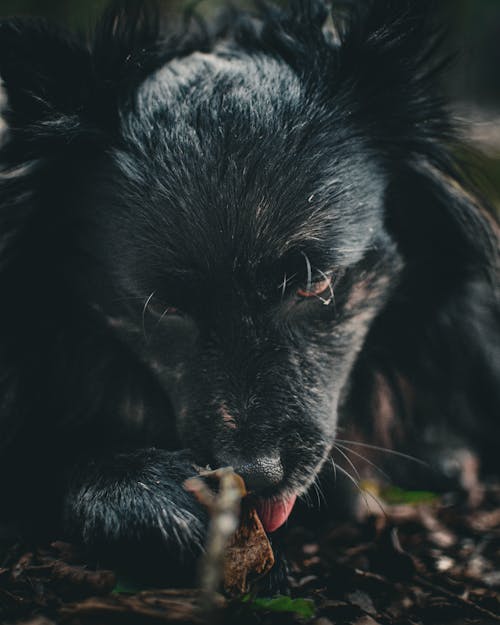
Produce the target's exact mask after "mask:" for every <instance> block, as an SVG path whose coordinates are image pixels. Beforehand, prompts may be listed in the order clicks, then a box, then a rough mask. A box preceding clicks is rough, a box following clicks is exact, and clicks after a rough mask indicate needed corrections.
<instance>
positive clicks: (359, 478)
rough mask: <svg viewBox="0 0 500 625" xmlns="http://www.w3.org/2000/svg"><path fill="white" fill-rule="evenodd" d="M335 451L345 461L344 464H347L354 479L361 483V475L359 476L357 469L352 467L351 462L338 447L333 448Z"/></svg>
mask: <svg viewBox="0 0 500 625" xmlns="http://www.w3.org/2000/svg"><path fill="white" fill-rule="evenodd" d="M335 449H336V450H337V451H338V452H339V454H340V455H341V456H342V457H343V458H344V459H345V460H346V462H347V463H348V464H349V466H350V467H351V469H352V470H353V471H354V474H355V475H356V478H357V480H358V482H360V481H361V475H360V473H359V471H358V469H357V468H356V467H355V466H354V463H353V462H352V460H351V459H350V458H349V457H348V456H347V454H345V453H344V452H343V451H342V450H341V449H340V448H339V447H335Z"/></svg>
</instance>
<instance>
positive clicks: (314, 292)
mask: <svg viewBox="0 0 500 625" xmlns="http://www.w3.org/2000/svg"><path fill="white" fill-rule="evenodd" d="M297 295H298V296H299V297H303V298H310V297H319V298H320V299H321V300H322V301H323V303H324V304H327V303H328V304H329V303H330V301H331V300H332V298H333V289H332V276H324V277H323V279H321V280H318V281H316V282H312V283H311V285H310V286H309V287H308V288H307V289H298V290H297Z"/></svg>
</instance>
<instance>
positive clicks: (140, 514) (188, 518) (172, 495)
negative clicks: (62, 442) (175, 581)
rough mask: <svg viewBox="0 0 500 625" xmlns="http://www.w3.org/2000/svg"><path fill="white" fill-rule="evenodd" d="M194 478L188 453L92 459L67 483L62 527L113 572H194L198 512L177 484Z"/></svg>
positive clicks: (200, 525) (199, 537)
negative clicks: (109, 564) (179, 568)
mask: <svg viewBox="0 0 500 625" xmlns="http://www.w3.org/2000/svg"><path fill="white" fill-rule="evenodd" d="M195 473H196V470H195V468H194V466H193V462H192V459H191V457H190V455H189V454H188V453H187V452H175V453H172V452H167V451H164V450H158V449H145V450H137V451H134V452H130V453H126V454H125V453H119V454H114V455H113V456H110V457H108V458H104V459H102V458H101V459H99V460H96V459H94V460H92V461H90V462H87V463H85V464H84V465H82V466H80V467H79V468H78V469H77V470H76V471H75V472H74V474H73V476H72V478H71V480H70V488H69V493H68V496H67V498H66V502H65V511H64V518H65V525H66V528H67V531H68V533H69V534H70V536H71V537H73V538H76V539H77V540H79V541H80V542H82V543H83V544H84V545H85V547H86V548H87V549H88V551H89V552H90V553H92V554H93V555H94V556H95V557H96V558H98V559H99V560H100V561H101V562H102V561H109V562H112V564H113V565H115V566H121V567H126V568H130V567H131V566H132V567H137V566H146V567H147V569H148V570H149V571H151V570H153V569H161V568H162V566H163V568H164V573H165V574H167V573H169V571H171V572H172V573H175V572H177V571H176V564H178V565H179V566H180V565H182V566H184V567H188V568H189V567H192V566H194V562H195V561H196V559H197V557H198V555H199V554H200V552H201V550H202V548H203V544H204V540H205V534H206V528H207V524H208V518H207V514H206V512H205V510H204V509H203V508H202V507H201V506H200V504H199V503H198V502H197V501H196V500H195V498H194V497H193V496H192V495H191V494H190V493H188V492H187V491H186V490H185V489H184V487H183V482H184V481H185V480H186V479H187V478H189V477H192V476H193V475H194V474H195Z"/></svg>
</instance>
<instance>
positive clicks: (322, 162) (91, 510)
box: [0, 0, 500, 579]
mask: <svg viewBox="0 0 500 625" xmlns="http://www.w3.org/2000/svg"><path fill="white" fill-rule="evenodd" d="M433 6H434V5H433V3H432V2H430V1H428V0H426V1H423V0H418V1H417V0H414V1H411V0H367V1H366V2H362V1H359V2H354V3H352V4H351V6H350V7H349V8H348V9H347V10H346V9H345V5H343V7H344V8H341V7H340V6H336V5H335V4H334V6H333V7H328V6H327V5H325V4H324V3H323V2H322V1H321V0H300V1H294V2H292V4H290V6H289V7H287V8H285V9H280V8H277V7H274V6H262V7H261V8H259V9H258V10H257V11H256V12H255V13H247V12H235V11H231V12H229V13H227V14H226V16H225V17H224V18H221V19H220V20H217V21H216V22H215V23H213V24H208V25H206V24H205V25H200V24H199V23H198V26H196V25H195V26H188V27H187V28H173V27H169V28H166V29H165V28H164V26H163V25H162V22H161V20H160V19H159V16H158V14H157V12H156V11H155V9H154V8H151V6H150V5H149V4H147V3H140V2H121V3H119V4H114V5H113V6H112V7H111V8H110V9H109V10H108V11H107V12H106V14H105V15H104V17H103V18H102V20H101V21H100V23H99V25H98V27H97V29H96V32H95V34H94V36H93V39H92V40H91V41H90V43H89V42H86V41H83V40H81V39H80V38H78V37H76V36H73V35H70V34H69V33H67V32H63V31H61V30H59V29H57V28H55V27H53V26H50V25H48V24H47V23H45V22H44V21H41V20H27V19H23V20H20V19H7V20H4V21H2V22H1V24H0V77H1V79H2V81H3V88H4V92H5V97H6V102H5V103H4V108H3V119H4V122H5V124H6V129H5V130H4V133H3V142H2V147H1V151H0V163H1V174H0V285H1V289H2V294H3V305H2V307H1V309H0V333H1V338H0V363H1V368H0V388H1V394H0V469H1V470H0V492H1V494H2V511H3V513H4V517H6V516H9V515H14V517H15V519H17V522H18V523H21V520H22V519H30V518H31V519H33V518H36V520H37V523H36V524H37V527H38V528H41V527H45V528H49V530H50V531H52V532H56V531H58V530H57V529H56V528H59V527H62V529H63V531H65V532H66V534H67V535H68V536H69V537H71V538H73V539H76V540H78V541H80V542H82V543H84V544H85V545H86V547H87V548H89V549H91V550H93V551H94V552H95V553H97V554H98V556H99V557H100V558H105V557H109V558H111V559H114V560H120V561H123V562H125V563H127V562H131V561H133V560H135V559H137V558H138V557H144V554H147V556H148V558H158V559H159V560H161V561H164V558H165V554H168V556H169V558H171V563H172V566H171V570H172V572H173V574H174V575H175V576H176V579H179V575H180V573H179V571H180V570H186V571H191V569H190V564H191V563H192V562H193V560H194V558H195V556H196V555H197V554H198V553H199V551H200V549H201V547H202V544H203V540H204V535H205V528H206V522H207V519H206V515H205V513H204V512H203V510H202V509H201V508H200V507H199V506H198V504H197V503H196V502H195V501H193V499H192V497H191V496H190V495H189V494H188V493H186V492H185V491H184V489H183V487H182V483H183V481H184V479H185V478H187V477H189V476H191V475H192V474H193V473H194V472H195V468H194V467H196V466H205V465H210V466H212V467H217V466H222V465H228V464H232V465H233V466H235V467H236V468H239V467H246V466H255V465H256V463H257V464H259V463H260V464H259V466H267V465H266V464H265V463H266V462H271V464H272V465H273V467H274V469H273V470H276V471H275V473H274V474H273V475H270V474H268V473H266V470H264V471H263V475H260V477H261V478H263V481H262V480H261V481H262V484H261V485H260V486H258V487H257V488H256V490H257V492H258V494H260V495H261V496H262V497H265V498H268V499H270V500H278V501H279V500H280V498H283V497H289V496H295V495H306V493H307V491H308V489H310V488H311V485H312V484H313V483H314V482H315V480H316V479H317V477H318V475H319V473H320V471H321V469H322V468H323V467H325V466H326V465H327V464H328V462H327V461H328V459H329V458H330V457H331V453H332V448H333V446H334V443H335V441H337V444H338V445H339V448H340V449H342V447H341V445H344V446H346V445H350V443H348V442H347V438H346V437H349V438H350V439H351V438H353V437H354V438H355V440H357V441H364V443H365V444H366V445H373V446H384V447H392V448H394V449H397V450H400V451H405V452H407V451H410V452H411V453H415V455H418V456H419V457H424V456H425V457H426V458H427V459H430V460H431V462H433V463H435V464H436V466H437V465H439V463H440V459H441V457H442V456H441V455H440V453H441V452H440V450H441V451H444V452H446V453H449V452H450V451H453V450H454V449H462V448H463V447H465V448H467V449H472V450H474V451H475V453H477V454H478V455H479V456H480V458H481V459H482V460H483V461H484V464H485V465H486V467H487V468H496V466H497V464H496V463H497V459H496V458H497V455H498V454H497V451H496V449H497V445H498V440H499V434H500V427H499V415H500V384H499V381H500V349H499V337H500V334H499V332H498V330H499V310H500V309H499V305H498V303H499V300H498V269H499V245H498V242H499V236H498V232H499V231H498V221H497V219H496V217H495V216H494V213H493V211H492V210H490V209H489V208H488V207H487V206H486V204H485V203H484V202H483V201H482V200H479V199H477V197H476V194H475V191H474V189H473V186H472V185H471V183H470V182H468V179H467V176H466V174H464V173H463V168H462V166H461V165H460V164H459V162H458V161H457V159H456V157H455V156H454V155H455V154H456V153H457V150H456V147H457V142H456V138H455V130H454V128H453V123H452V121H451V119H450V116H449V114H448V112H447V108H446V103H445V102H444V101H443V99H442V97H441V95H440V91H439V82H440V73H441V69H442V65H443V64H442V62H441V60H440V55H439V54H438V53H437V48H438V45H437V44H438V40H439V31H436V29H435V27H434V25H433V22H434V17H435V11H434V8H433ZM321 284H324V285H326V287H325V289H324V290H323V291H320V290H319V289H320V286H318V285H321ZM343 449H344V450H345V447H344V448H343ZM353 449H358V451H359V448H356V447H354V448H353ZM429 450H432V453H428V452H429ZM446 453H445V457H446ZM269 459H271V460H269ZM273 463H274V464H273ZM266 480H267V482H266ZM181 564H183V566H184V568H182V567H181V568H179V567H180V565H181ZM190 574H191V573H190V572H188V573H186V575H188V576H189V575H190Z"/></svg>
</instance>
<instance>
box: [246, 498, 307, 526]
mask: <svg viewBox="0 0 500 625" xmlns="http://www.w3.org/2000/svg"><path fill="white" fill-rule="evenodd" d="M296 499H297V497H296V496H295V495H293V496H292V497H290V498H289V499H280V500H279V501H270V500H269V499H259V500H258V501H257V503H256V505H255V508H256V510H257V514H258V515H259V518H260V520H261V523H262V525H263V527H264V529H265V530H266V532H268V533H269V532H274V531H275V530H277V529H278V527H281V526H282V525H283V523H284V522H285V521H286V520H287V519H288V517H289V516H290V513H291V511H292V508H293V506H294V504H295V500H296Z"/></svg>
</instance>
